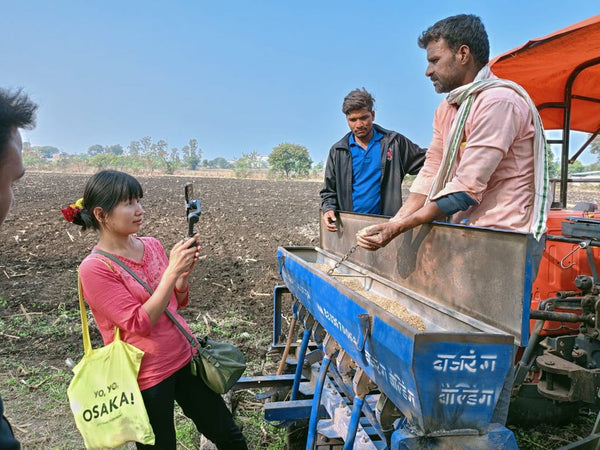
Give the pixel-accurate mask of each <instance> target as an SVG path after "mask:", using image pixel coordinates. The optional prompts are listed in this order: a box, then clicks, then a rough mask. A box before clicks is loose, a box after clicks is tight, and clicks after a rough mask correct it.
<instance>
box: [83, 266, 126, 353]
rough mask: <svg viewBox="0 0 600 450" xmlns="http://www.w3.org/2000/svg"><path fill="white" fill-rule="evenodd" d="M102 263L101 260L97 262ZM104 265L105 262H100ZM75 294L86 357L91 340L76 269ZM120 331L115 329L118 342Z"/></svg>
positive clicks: (89, 351)
mask: <svg viewBox="0 0 600 450" xmlns="http://www.w3.org/2000/svg"><path fill="white" fill-rule="evenodd" d="M99 261H102V260H99ZM102 262H103V263H104V264H106V262H105V261H102ZM106 265H107V266H108V264H106ZM77 293H78V294H79V314H80V316H81V334H82V336H83V353H84V354H85V355H88V354H90V353H91V351H92V350H93V349H92V340H91V339H90V329H89V327H88V320H87V311H86V309H85V301H84V299H83V288H82V287H81V275H80V274H79V269H77ZM120 339H121V335H120V330H119V327H115V337H114V340H115V341H117V340H120Z"/></svg>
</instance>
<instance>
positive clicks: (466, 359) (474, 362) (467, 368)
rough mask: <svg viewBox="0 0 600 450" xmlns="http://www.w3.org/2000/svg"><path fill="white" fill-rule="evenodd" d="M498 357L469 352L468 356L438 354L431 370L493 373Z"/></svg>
mask: <svg viewBox="0 0 600 450" xmlns="http://www.w3.org/2000/svg"><path fill="white" fill-rule="evenodd" d="M497 359H498V355H477V354H476V353H475V350H473V349H471V350H469V354H468V355H456V354H438V355H437V359H436V360H434V361H433V369H434V370H436V371H438V372H469V373H477V372H494V371H495V370H496V361H497Z"/></svg>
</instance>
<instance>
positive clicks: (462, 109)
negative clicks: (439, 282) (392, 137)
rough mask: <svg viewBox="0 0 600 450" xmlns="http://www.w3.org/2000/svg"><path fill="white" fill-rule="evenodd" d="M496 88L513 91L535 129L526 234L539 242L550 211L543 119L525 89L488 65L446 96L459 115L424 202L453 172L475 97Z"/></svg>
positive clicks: (438, 190) (546, 146)
mask: <svg viewBox="0 0 600 450" xmlns="http://www.w3.org/2000/svg"><path fill="white" fill-rule="evenodd" d="M495 87H505V88H509V89H512V90H514V91H515V92H516V93H518V94H519V95H520V96H521V97H522V98H523V100H525V102H526V103H527V105H528V106H529V109H530V110H531V116H532V118H533V125H534V129H535V135H534V138H533V162H534V172H533V173H534V184H535V189H534V194H535V197H534V202H533V215H532V219H531V222H530V225H529V230H528V231H529V232H530V233H532V234H533V236H534V238H535V239H536V240H538V241H539V239H540V237H541V236H542V235H543V234H544V232H545V231H546V219H547V218H548V210H549V209H550V197H549V195H548V155H547V150H548V144H547V142H546V137H545V135H544V129H543V127H542V120H541V119H540V115H539V114H538V111H537V108H536V107H535V104H534V103H533V101H532V100H531V98H530V97H529V94H527V92H526V91H525V89H523V88H522V87H521V86H519V85H518V84H516V83H514V82H512V81H510V80H503V79H500V78H496V77H495V76H494V74H493V73H492V71H491V70H490V68H489V67H488V66H487V65H486V66H484V67H483V68H482V69H481V70H480V71H479V72H478V73H477V76H476V77H475V80H473V82H472V83H468V84H465V85H463V86H459V87H457V88H456V89H453V90H452V91H451V92H450V93H449V94H448V97H447V101H448V103H450V104H456V105H458V112H457V113H456V118H455V119H454V122H453V123H452V126H451V128H450V134H449V136H448V139H447V140H446V144H445V145H444V151H443V154H442V161H441V163H440V167H439V169H438V172H437V174H436V177H435V179H434V181H433V184H432V186H431V190H430V192H429V195H428V197H427V201H430V200H431V198H432V197H433V196H435V195H436V194H437V193H438V192H440V191H441V190H442V189H443V188H444V186H445V185H446V184H447V183H448V182H449V181H450V180H451V179H452V177H453V176H454V174H455V173H456V167H457V165H458V164H457V161H456V156H457V154H458V149H459V148H460V144H461V142H462V141H463V137H464V128H465V123H466V121H467V117H468V116H469V112H470V111H471V106H472V104H473V101H474V99H475V97H476V96H477V94H479V93H480V92H482V91H484V90H486V89H491V88H495Z"/></svg>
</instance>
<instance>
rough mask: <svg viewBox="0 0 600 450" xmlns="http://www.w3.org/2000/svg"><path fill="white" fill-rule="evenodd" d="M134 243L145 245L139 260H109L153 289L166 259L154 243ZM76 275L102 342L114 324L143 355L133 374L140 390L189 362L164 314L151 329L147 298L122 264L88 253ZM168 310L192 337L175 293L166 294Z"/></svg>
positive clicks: (187, 351) (146, 239)
mask: <svg viewBox="0 0 600 450" xmlns="http://www.w3.org/2000/svg"><path fill="white" fill-rule="evenodd" d="M139 239H140V240H141V241H142V243H143V244H144V256H143V257H142V261H141V262H140V261H135V260H133V259H128V258H124V257H121V256H117V255H114V256H117V258H119V259H120V260H121V261H123V262H124V263H125V264H126V265H127V266H129V268H130V269H131V270H133V272H135V274H136V275H138V276H139V277H140V278H141V279H142V280H143V281H144V283H146V284H147V285H148V286H149V287H150V288H151V289H152V290H155V289H156V287H157V286H158V283H159V282H160V279H161V277H162V274H163V272H164V271H165V269H166V268H167V266H168V264H169V260H168V258H167V255H166V253H165V250H164V249H163V247H162V245H161V243H160V242H159V241H158V240H157V239H155V238H151V237H142V238H139ZM105 263H106V264H105ZM107 264H108V265H109V266H110V267H108V266H107ZM79 274H80V276H81V285H82V288H83V297H84V298H85V301H86V302H87V304H88V305H89V306H90V309H91V311H92V314H93V315H94V319H95V320H96V323H97V325H98V329H99V330H100V333H101V334H102V338H103V340H104V344H105V345H106V344H109V343H110V342H112V340H113V339H114V327H115V326H117V327H119V329H120V330H121V339H122V340H123V341H125V342H127V343H129V344H131V345H133V346H134V347H137V348H139V349H141V350H143V351H144V352H145V354H144V357H143V358H142V365H141V367H140V373H139V375H138V384H139V386H140V389H141V390H144V389H148V388H150V387H152V386H154V385H156V384H158V383H160V382H161V381H163V380H164V379H166V378H168V377H169V376H171V375H172V374H173V373H175V372H176V371H177V370H179V369H181V368H182V367H183V366H185V365H186V364H187V363H188V362H189V361H190V358H191V349H190V344H189V342H188V341H187V339H186V338H185V337H184V336H183V334H182V333H181V331H179V329H178V328H177V327H176V326H175V324H174V323H173V322H172V321H171V319H169V318H168V317H167V315H166V314H162V315H161V316H160V318H159V319H158V321H157V322H156V323H155V324H154V326H152V325H151V324H150V317H149V316H148V313H147V312H146V310H145V309H144V308H143V307H142V305H143V304H144V303H145V302H146V301H147V300H148V298H149V297H150V294H149V293H148V291H146V289H144V287H143V286H142V285H141V284H140V283H139V282H138V281H137V280H136V279H135V278H133V277H132V276H131V275H130V274H129V273H127V272H126V271H125V270H124V269H123V268H121V266H119V265H118V264H116V263H115V262H113V261H111V260H110V259H108V258H106V257H104V256H102V255H100V254H93V253H92V254H90V255H88V256H87V257H86V258H85V259H84V260H83V262H82V263H81V265H80V266H79ZM168 309H169V311H170V312H171V313H172V314H173V316H175V318H176V319H177V320H178V321H179V323H180V324H182V325H183V326H184V327H185V328H186V330H188V332H189V333H190V334H192V333H191V331H190V329H189V327H188V325H187V323H186V322H185V320H184V319H183V318H182V317H181V316H180V315H179V314H178V313H177V309H178V303H177V299H176V297H175V293H172V294H171V298H170V300H169V306H168Z"/></svg>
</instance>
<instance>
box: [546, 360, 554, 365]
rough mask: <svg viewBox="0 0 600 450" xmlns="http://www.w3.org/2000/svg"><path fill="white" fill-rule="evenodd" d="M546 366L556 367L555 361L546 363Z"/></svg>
mask: <svg viewBox="0 0 600 450" xmlns="http://www.w3.org/2000/svg"><path fill="white" fill-rule="evenodd" d="M546 364H547V365H549V366H553V365H554V361H546Z"/></svg>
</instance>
